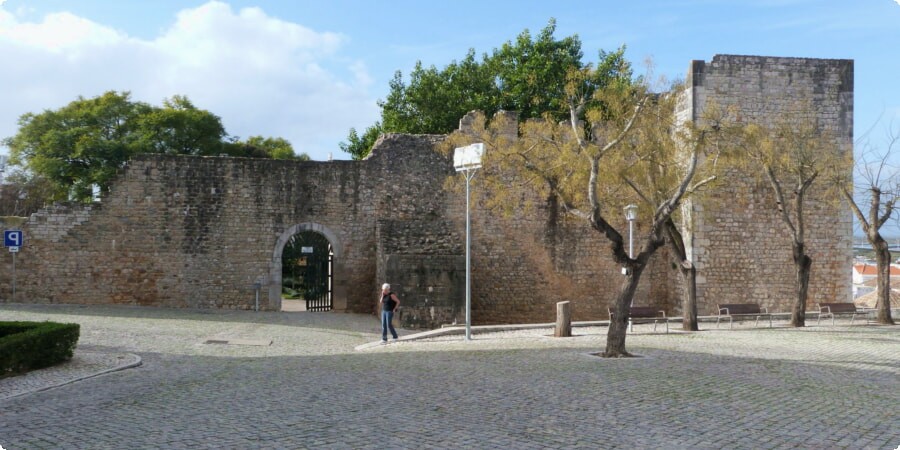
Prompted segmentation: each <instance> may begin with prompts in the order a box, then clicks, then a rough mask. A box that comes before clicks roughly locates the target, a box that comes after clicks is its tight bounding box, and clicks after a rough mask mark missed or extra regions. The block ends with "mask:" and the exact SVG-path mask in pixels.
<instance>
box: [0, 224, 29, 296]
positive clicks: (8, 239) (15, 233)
mask: <svg viewBox="0 0 900 450" xmlns="http://www.w3.org/2000/svg"><path fill="white" fill-rule="evenodd" d="M24 239H25V235H24V234H23V233H22V230H4V231H3V245H4V246H5V247H7V248H9V252H10V253H12V259H13V260H12V275H13V276H12V302H13V303H15V301H16V254H17V253H19V247H21V246H22V243H23V242H24Z"/></svg>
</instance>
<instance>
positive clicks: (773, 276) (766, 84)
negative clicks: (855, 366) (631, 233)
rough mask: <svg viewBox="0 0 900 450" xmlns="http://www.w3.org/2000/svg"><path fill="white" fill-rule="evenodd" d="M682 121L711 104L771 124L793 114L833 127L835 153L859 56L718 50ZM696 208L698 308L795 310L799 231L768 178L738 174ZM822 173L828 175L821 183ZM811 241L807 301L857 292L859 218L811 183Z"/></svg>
mask: <svg viewBox="0 0 900 450" xmlns="http://www.w3.org/2000/svg"><path fill="white" fill-rule="evenodd" d="M688 88H689V89H688V91H687V94H686V95H685V96H684V97H683V98H682V99H681V102H680V105H679V111H678V114H679V117H680V119H681V120H699V119H700V118H701V117H702V113H703V110H704V108H705V107H708V105H717V106H718V107H721V108H734V109H735V110H736V112H737V119H738V120H741V121H743V122H747V123H749V122H755V123H770V124H771V123H773V121H775V120H780V119H781V118H782V117H784V116H785V113H788V114H789V115H790V117H792V118H796V120H797V121H798V123H799V122H801V121H805V120H814V121H815V122H816V123H817V124H818V125H819V126H821V127H823V128H825V129H827V130H829V131H831V132H835V133H837V135H838V142H836V143H835V151H836V152H849V151H852V143H853V61H851V60H833V59H810V58H774V57H762V56H736V55H717V56H715V57H714V58H713V60H712V61H711V62H708V63H707V62H704V61H694V62H693V63H692V64H691V68H690V71H689V73H688ZM728 179H729V182H728V183H727V184H725V185H724V186H722V187H721V188H720V189H717V190H716V191H715V192H713V193H711V195H709V196H708V197H705V198H703V199H702V200H697V201H694V202H692V203H691V204H690V205H689V207H688V211H687V212H688V214H687V216H688V217H689V218H690V219H689V221H690V223H689V224H688V225H687V226H688V228H689V229H690V230H691V231H692V232H691V236H690V239H689V249H690V252H691V255H692V258H693V261H694V262H695V263H696V265H697V268H698V280H697V291H698V303H699V304H698V307H699V310H700V313H701V314H710V313H712V312H713V311H714V309H715V305H716V303H744V302H757V303H760V304H762V305H763V306H767V307H768V308H769V310H770V311H790V307H789V305H790V303H791V301H793V299H795V298H796V270H795V268H794V264H793V259H792V255H791V240H790V234H789V233H788V231H787V229H786V226H785V224H784V222H783V221H782V219H781V217H780V216H779V215H777V213H776V211H775V209H774V207H773V205H774V195H773V194H772V191H771V187H770V186H769V184H768V183H767V182H758V181H756V180H753V179H748V178H746V177H742V176H741V175H740V174H738V173H732V174H729V176H728ZM822 181H823V180H820V183H821V182H822ZM806 214H807V215H808V218H807V220H808V224H809V227H808V229H807V232H806V242H807V248H808V250H809V252H810V256H811V257H812V259H813V267H812V276H811V280H810V292H809V294H810V295H809V301H810V305H807V306H808V307H811V306H815V302H819V301H823V300H822V299H828V301H849V300H850V299H851V280H850V276H849V267H850V264H851V260H852V248H851V244H852V242H851V240H852V217H851V214H850V210H849V209H848V208H847V206H846V204H844V203H843V202H841V201H839V199H836V198H834V195H831V196H828V195H825V194H823V193H822V191H821V189H819V190H818V191H817V190H816V189H813V191H812V192H811V195H810V196H809V197H808V201H807V205H806Z"/></svg>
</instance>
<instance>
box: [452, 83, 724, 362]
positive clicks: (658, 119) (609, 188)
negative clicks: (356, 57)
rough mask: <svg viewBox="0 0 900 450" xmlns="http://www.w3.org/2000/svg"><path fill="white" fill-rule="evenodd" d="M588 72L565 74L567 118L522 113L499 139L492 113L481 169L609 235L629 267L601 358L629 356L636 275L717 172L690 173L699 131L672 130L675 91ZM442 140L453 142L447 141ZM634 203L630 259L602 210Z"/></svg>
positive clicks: (695, 165)
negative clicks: (603, 81) (513, 134)
mask: <svg viewBox="0 0 900 450" xmlns="http://www.w3.org/2000/svg"><path fill="white" fill-rule="evenodd" d="M590 70H591V69H590V68H588V69H586V70H583V71H575V72H573V73H572V74H571V76H570V84H569V88H568V90H567V93H568V98H567V100H568V102H569V109H570V118H571V120H570V121H567V122H563V123H556V122H554V121H551V120H544V121H529V122H526V123H524V124H522V125H521V127H520V130H519V131H520V136H519V137H518V139H512V140H506V141H504V140H503V139H500V136H501V135H502V133H501V132H500V131H499V130H501V129H503V124H501V123H500V122H501V121H499V120H496V119H495V120H494V121H492V122H491V124H490V126H489V127H487V129H486V131H485V132H484V133H482V135H481V136H479V139H480V140H481V141H482V142H485V144H486V145H487V146H488V151H486V152H485V168H486V169H487V170H488V171H492V170H495V171H498V172H502V173H503V175H502V176H501V177H500V178H501V179H502V183H499V184H498V186H497V187H495V188H491V187H490V186H487V188H488V189H489V190H491V191H492V192H493V193H495V194H496V196H497V197H498V198H503V195H504V192H510V191H511V190H510V189H508V188H509V187H510V185H516V186H523V187H528V188H531V189H533V190H535V191H536V192H538V193H539V194H540V195H541V196H542V197H544V198H547V199H548V201H554V202H557V203H558V205H559V206H560V208H561V210H562V212H563V213H565V214H568V215H571V216H574V217H577V218H580V219H582V220H585V221H587V223H588V224H589V225H590V227H591V228H592V229H594V230H596V231H597V232H598V233H599V235H600V236H601V238H602V239H605V240H607V241H608V242H609V244H610V246H609V248H610V251H611V256H612V259H613V260H614V261H615V262H616V263H618V264H619V265H621V266H622V267H624V268H625V269H626V270H625V276H624V280H623V282H622V285H621V288H620V291H619V293H618V295H617V296H616V299H615V301H614V303H613V304H612V305H611V306H612V309H613V311H614V316H613V320H611V322H610V328H609V332H608V334H607V343H606V350H605V352H603V356H606V357H627V356H631V355H630V354H629V353H628V351H627V350H626V347H625V337H626V331H627V323H628V319H629V306H630V305H631V303H632V299H633V298H634V294H635V291H636V289H637V286H638V282H639V281H640V278H641V275H642V274H643V272H644V269H645V268H646V266H647V264H648V263H649V262H650V258H651V257H652V256H653V254H654V253H655V252H656V251H657V250H658V249H659V248H660V247H662V246H663V245H665V242H666V235H667V233H670V232H671V231H672V230H671V229H670V228H669V226H670V225H673V222H672V215H673V214H674V213H675V212H676V211H677V210H678V208H679V205H680V204H681V202H682V200H683V199H684V198H686V197H687V196H689V195H691V194H692V193H693V192H695V191H697V190H698V189H699V188H700V187H701V186H703V185H705V184H707V183H709V182H710V181H712V180H713V179H714V177H706V178H703V179H702V180H700V181H696V179H698V178H702V177H699V176H698V175H699V174H700V172H701V168H702V167H703V166H704V164H703V162H704V161H705V160H706V158H702V154H703V152H704V150H705V148H706V139H705V136H706V132H705V131H698V130H697V129H694V128H692V127H690V126H686V127H682V128H680V129H676V127H675V126H674V100H675V94H670V95H663V96H651V95H647V94H643V92H646V88H645V87H644V86H635V85H630V84H629V85H627V86H625V85H617V84H615V83H613V84H611V85H610V86H607V87H605V88H604V89H599V90H596V91H593V92H587V91H584V90H581V89H580V86H583V84H584V83H583V82H582V81H583V80H584V79H585V78H589V77H591V76H593V74H592V73H591V72H590ZM582 119H583V120H582ZM480 120H481V121H482V122H483V121H484V118H483V117H481V119H480ZM679 142H680V143H682V145H678V143H679ZM448 145H449V146H454V145H457V143H456V142H454V141H453V140H452V139H451V140H449V141H448ZM485 178H487V177H485ZM483 180H484V178H483ZM510 180H515V181H516V182H515V183H511V182H510ZM501 202H503V203H505V204H506V205H509V204H510V203H511V202H508V201H506V200H505V199H503V200H501ZM635 202H637V203H640V205H641V208H642V209H643V210H644V211H645V213H646V214H647V215H648V216H650V217H651V218H652V219H651V220H650V224H649V226H648V227H647V228H646V229H645V232H644V233H643V236H644V237H643V238H642V239H643V243H642V244H640V248H639V250H638V252H637V253H636V254H635V255H634V256H633V257H632V256H629V253H628V251H627V248H626V244H625V241H624V239H623V237H622V234H621V233H620V232H619V230H618V229H617V228H616V226H615V225H613V223H612V222H613V221H612V220H610V219H609V218H610V217H611V215H615V214H620V213H621V208H622V206H624V205H625V204H626V203H635ZM676 231H677V230H676ZM639 239H641V238H639ZM682 245H683V244H682ZM682 259H683V258H682ZM694 310H696V307H694Z"/></svg>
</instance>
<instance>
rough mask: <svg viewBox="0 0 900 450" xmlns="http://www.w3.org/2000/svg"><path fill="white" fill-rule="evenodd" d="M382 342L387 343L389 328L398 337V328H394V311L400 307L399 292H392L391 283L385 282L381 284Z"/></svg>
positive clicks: (395, 337) (392, 334)
mask: <svg viewBox="0 0 900 450" xmlns="http://www.w3.org/2000/svg"><path fill="white" fill-rule="evenodd" d="M379 302H381V343H382V344H386V343H387V334H388V330H390V331H391V336H393V337H394V339H397V330H395V329H394V324H393V321H394V312H396V311H397V308H399V307H400V298H399V297H397V294H395V293H393V292H391V285H390V284H387V283H384V284H382V285H381V300H379Z"/></svg>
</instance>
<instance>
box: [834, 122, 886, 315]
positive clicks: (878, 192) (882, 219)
mask: <svg viewBox="0 0 900 450" xmlns="http://www.w3.org/2000/svg"><path fill="white" fill-rule="evenodd" d="M886 142H887V147H886V148H885V149H884V150H883V151H882V150H880V149H878V148H876V147H872V146H870V145H869V144H868V142H867V143H866V144H864V146H863V147H864V148H863V151H861V152H860V155H859V159H857V161H856V165H855V172H856V176H855V183H853V182H851V180H849V179H843V180H842V179H838V181H839V183H838V185H839V186H840V190H841V194H842V195H843V197H844V199H845V200H847V203H848V204H849V205H850V210H851V211H853V214H854V215H855V216H856V219H857V220H859V224H860V226H861V227H862V231H863V233H865V235H866V239H867V240H868V241H869V244H871V245H872V249H873V250H874V251H875V263H876V265H877V267H878V276H877V283H878V285H877V288H876V294H875V295H876V296H877V297H878V302H877V304H876V306H875V307H876V309H877V313H876V321H877V322H878V323H881V324H885V325H894V320H893V318H892V317H891V251H890V249H889V248H888V242H887V241H886V240H885V239H884V237H883V236H882V235H881V228H882V227H883V226H884V224H885V223H887V222H888V220H889V219H890V218H891V217H892V216H893V215H894V212H895V208H894V205H895V204H896V202H897V199H898V196H900V171H898V168H897V167H895V166H893V165H891V164H890V157H891V156H892V154H894V152H896V150H897V148H898V147H900V127H898V128H896V129H895V128H893V127H889V128H888V130H887V136H886ZM848 178H849V177H848ZM854 194H856V195H857V197H854ZM857 199H859V202H858V203H857ZM866 204H868V207H869V208H868V209H869V210H868V214H864V213H863V211H862V209H861V208H860V207H859V205H866Z"/></svg>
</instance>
